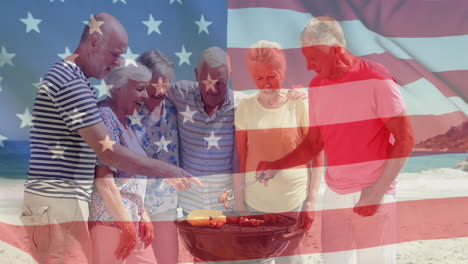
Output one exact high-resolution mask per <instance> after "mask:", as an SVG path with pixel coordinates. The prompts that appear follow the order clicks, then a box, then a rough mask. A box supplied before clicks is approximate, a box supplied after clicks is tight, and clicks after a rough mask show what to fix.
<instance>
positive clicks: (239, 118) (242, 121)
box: [234, 99, 248, 130]
mask: <svg viewBox="0 0 468 264" xmlns="http://www.w3.org/2000/svg"><path fill="white" fill-rule="evenodd" d="M247 106H248V105H247V101H246V99H242V100H240V102H239V104H238V105H237V108H236V112H235V116H234V117H235V127H236V129H237V130H246V129H247V115H246V113H247V111H248V109H247Z"/></svg>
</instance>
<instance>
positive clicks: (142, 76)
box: [105, 62, 151, 89]
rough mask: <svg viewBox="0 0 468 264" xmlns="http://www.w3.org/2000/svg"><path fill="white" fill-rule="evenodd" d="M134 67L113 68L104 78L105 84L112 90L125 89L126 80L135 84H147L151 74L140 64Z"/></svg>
mask: <svg viewBox="0 0 468 264" xmlns="http://www.w3.org/2000/svg"><path fill="white" fill-rule="evenodd" d="M136 64H137V66H135V65H128V66H119V67H116V68H114V69H113V70H112V71H111V72H110V73H109V75H107V77H106V80H105V82H106V84H107V85H111V86H112V89H114V88H126V85H127V82H128V80H134V81H137V82H149V81H150V80H151V72H150V70H149V69H148V68H146V67H145V66H144V65H142V64H141V63H138V62H137V63H136Z"/></svg>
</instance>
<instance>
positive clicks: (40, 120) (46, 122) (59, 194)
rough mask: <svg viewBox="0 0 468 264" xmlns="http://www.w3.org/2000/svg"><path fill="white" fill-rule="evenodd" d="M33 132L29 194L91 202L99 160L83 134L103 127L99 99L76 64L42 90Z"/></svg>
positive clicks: (52, 74)
mask: <svg viewBox="0 0 468 264" xmlns="http://www.w3.org/2000/svg"><path fill="white" fill-rule="evenodd" d="M32 117H33V118H32V127H31V131H30V149H31V158H30V160H29V169H28V178H27V180H26V183H25V191H26V192H28V193H32V194H37V195H42V196H46V197H54V198H75V199H80V200H86V201H89V200H90V197H91V192H92V187H93V182H94V166H95V163H96V154H95V153H94V151H93V150H92V149H91V148H90V147H89V146H88V144H86V142H85V141H84V140H83V139H82V138H81V137H80V135H79V134H78V130H79V129H81V128H84V127H88V126H91V125H94V124H97V123H99V122H101V121H102V119H101V116H100V114H99V110H98V108H97V105H96V93H95V91H94V88H93V86H92V84H91V83H89V81H88V79H87V78H86V76H85V74H84V73H83V71H82V70H81V69H80V68H79V67H78V66H77V65H76V64H74V63H73V62H69V61H60V62H58V63H56V64H55V65H54V66H53V67H52V68H51V69H50V70H49V72H48V73H47V74H46V76H45V77H44V80H43V81H42V82H41V84H40V86H39V90H38V93H37V95H36V99H35V103H34V107H33V112H32Z"/></svg>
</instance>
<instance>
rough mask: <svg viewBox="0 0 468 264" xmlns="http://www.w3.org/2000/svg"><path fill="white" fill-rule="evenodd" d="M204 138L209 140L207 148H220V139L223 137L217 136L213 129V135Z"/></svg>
mask: <svg viewBox="0 0 468 264" xmlns="http://www.w3.org/2000/svg"><path fill="white" fill-rule="evenodd" d="M204 139H205V140H206V141H207V142H208V147H207V149H210V148H212V147H215V148H217V149H219V145H218V141H219V140H220V139H221V137H216V136H215V134H214V132H213V131H211V136H209V137H206V138H204Z"/></svg>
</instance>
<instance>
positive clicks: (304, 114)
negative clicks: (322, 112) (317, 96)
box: [296, 99, 310, 136]
mask: <svg viewBox="0 0 468 264" xmlns="http://www.w3.org/2000/svg"><path fill="white" fill-rule="evenodd" d="M307 102H308V100H307V99H304V100H301V101H298V102H297V110H296V111H297V115H298V116H299V120H298V121H299V124H298V125H299V126H300V127H301V130H302V136H305V135H307V132H308V131H309V124H310V121H309V111H308V106H307V105H308V103H307Z"/></svg>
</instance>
